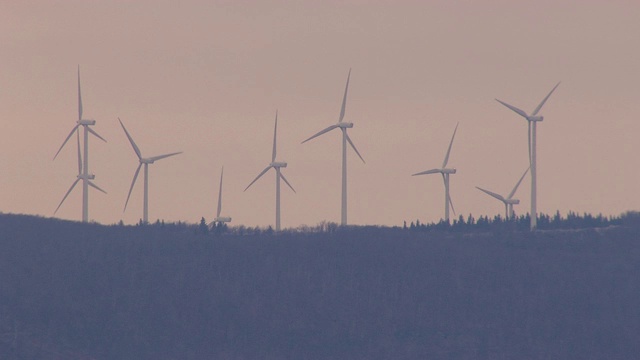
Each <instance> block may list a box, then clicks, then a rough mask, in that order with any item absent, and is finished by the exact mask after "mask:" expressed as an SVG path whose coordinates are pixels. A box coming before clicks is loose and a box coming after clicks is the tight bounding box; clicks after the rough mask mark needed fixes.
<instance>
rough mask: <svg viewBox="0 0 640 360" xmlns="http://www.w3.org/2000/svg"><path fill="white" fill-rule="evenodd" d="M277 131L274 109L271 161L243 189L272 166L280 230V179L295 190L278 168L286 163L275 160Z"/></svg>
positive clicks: (283, 166)
mask: <svg viewBox="0 0 640 360" xmlns="http://www.w3.org/2000/svg"><path fill="white" fill-rule="evenodd" d="M277 131H278V111H277V110H276V124H275V126H274V129H273V151H272V153H271V162H270V163H269V165H267V167H266V168H265V169H264V170H262V172H261V173H260V174H258V176H256V178H255V179H253V181H252V182H251V183H250V184H249V185H247V187H246V188H245V189H244V191H247V189H249V187H251V185H253V183H254V182H256V181H257V180H258V179H260V177H262V175H264V174H266V172H267V171H269V169H271V168H273V169H274V170H275V171H276V231H280V179H282V180H284V182H285V183H286V184H287V185H288V186H289V187H290V188H291V190H293V192H294V193H295V192H296V191H295V190H294V189H293V186H291V184H289V181H287V178H285V177H284V175H283V174H282V172H281V170H280V168H286V167H287V163H286V162H285V161H276V135H277ZM220 183H221V184H222V176H221V177H220ZM220 186H222V185H220ZM221 188H222V187H221ZM218 201H219V200H218ZM218 216H220V203H218Z"/></svg>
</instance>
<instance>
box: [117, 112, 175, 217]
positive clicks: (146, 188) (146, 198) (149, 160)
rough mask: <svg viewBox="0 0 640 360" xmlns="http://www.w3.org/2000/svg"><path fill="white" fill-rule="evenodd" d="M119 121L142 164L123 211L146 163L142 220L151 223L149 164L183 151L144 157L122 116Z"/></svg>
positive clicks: (136, 173) (134, 176) (132, 182)
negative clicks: (125, 125)
mask: <svg viewBox="0 0 640 360" xmlns="http://www.w3.org/2000/svg"><path fill="white" fill-rule="evenodd" d="M118 121H119V122H120V126H122V130H124V133H125V135H127V138H128V139H129V142H130V143H131V147H133V151H135V152H136V155H137V156H138V161H139V162H140V164H139V165H138V168H137V169H136V172H135V174H134V175H133V181H131V187H130V188H129V195H127V201H126V202H125V203H124V210H123V212H124V211H125V210H127V204H128V203H129V198H130V197H131V191H133V186H134V185H135V184H136V180H137V179H138V174H139V173H140V168H142V165H144V200H143V204H144V206H143V210H142V221H143V222H144V223H145V224H148V223H149V164H153V163H154V162H156V161H158V160H160V159H164V158H168V157H169V156H174V155H178V154H182V151H180V152H175V153H171V154H165V155H158V156H153V157H149V158H143V157H142V153H141V152H140V149H139V148H138V145H136V143H135V142H134V141H133V138H132V137H131V135H129V132H128V131H127V129H126V128H125V127H124V124H123V123H122V121H121V120H120V118H118Z"/></svg>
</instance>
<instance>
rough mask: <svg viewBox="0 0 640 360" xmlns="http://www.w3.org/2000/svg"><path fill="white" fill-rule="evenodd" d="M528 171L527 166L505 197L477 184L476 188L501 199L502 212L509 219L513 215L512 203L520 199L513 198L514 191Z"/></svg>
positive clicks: (516, 202)
mask: <svg viewBox="0 0 640 360" xmlns="http://www.w3.org/2000/svg"><path fill="white" fill-rule="evenodd" d="M528 171H529V168H527V170H525V171H524V174H522V177H520V180H518V183H517V184H516V186H514V187H513V190H511V192H510V193H509V195H507V197H506V198H505V197H504V196H502V195H500V194H496V193H494V192H491V191H489V190H485V189H483V188H481V187H479V186H476V189H478V190H480V191H482V192H484V193H485V194H487V195H489V196H492V197H494V198H496V199H498V200H500V201H502V202H503V203H504V212H505V215H504V216H505V219H507V220H509V219H513V218H514V217H515V213H514V212H513V205H516V204H520V200H518V199H514V198H513V195H515V193H516V191H517V190H518V186H520V183H521V182H522V180H523V179H524V177H525V175H527V172H528Z"/></svg>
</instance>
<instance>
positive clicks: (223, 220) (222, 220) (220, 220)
mask: <svg viewBox="0 0 640 360" xmlns="http://www.w3.org/2000/svg"><path fill="white" fill-rule="evenodd" d="M223 174H224V166H223V167H222V170H221V171H220V191H219V192H218V211H217V212H216V218H215V219H213V222H214V223H216V222H217V223H227V222H231V218H230V217H226V216H220V212H221V211H222V175H223Z"/></svg>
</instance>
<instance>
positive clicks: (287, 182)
mask: <svg viewBox="0 0 640 360" xmlns="http://www.w3.org/2000/svg"><path fill="white" fill-rule="evenodd" d="M280 177H281V178H282V180H284V182H285V184H287V185H289V187H290V188H291V190H293V192H294V193H295V192H296V190H295V189H294V188H293V186H291V184H289V181H287V178H286V177H284V175H283V174H282V172H280Z"/></svg>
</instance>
